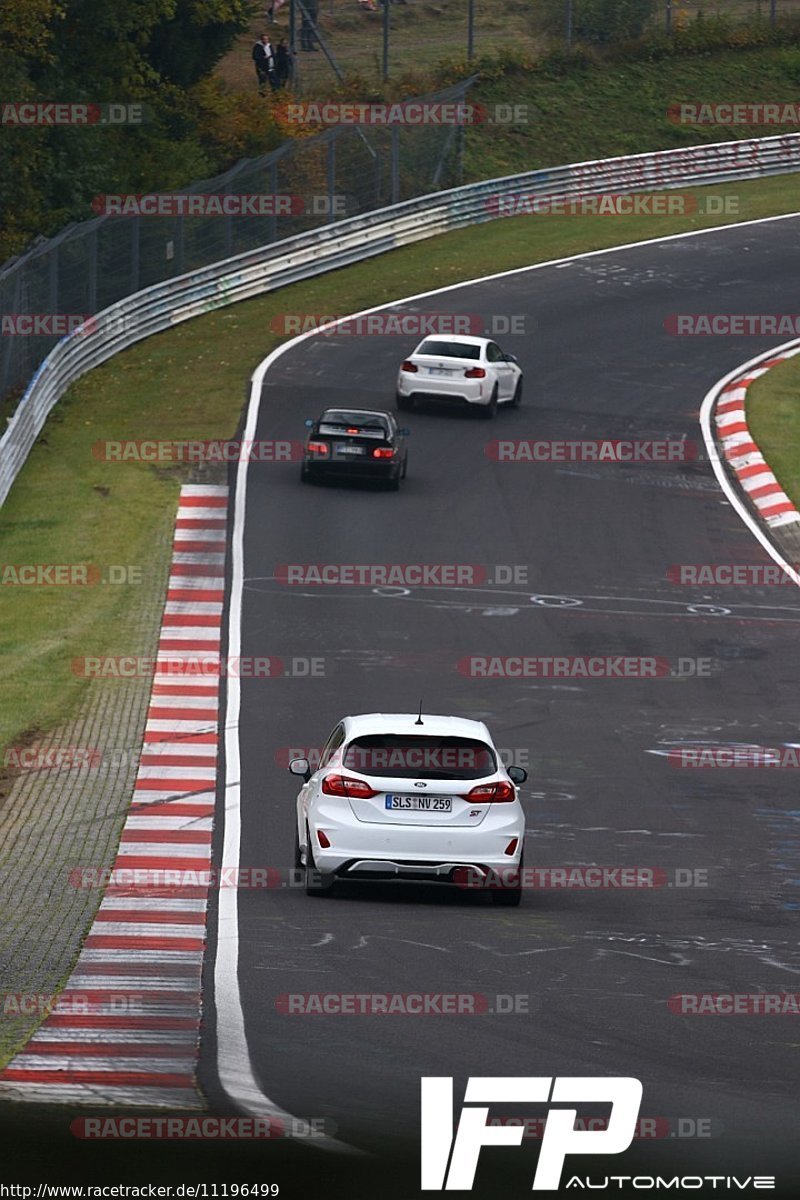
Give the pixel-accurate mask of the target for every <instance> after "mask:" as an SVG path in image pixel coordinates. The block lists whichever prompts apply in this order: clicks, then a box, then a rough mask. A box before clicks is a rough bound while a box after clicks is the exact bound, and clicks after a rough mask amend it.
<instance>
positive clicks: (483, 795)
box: [464, 779, 515, 804]
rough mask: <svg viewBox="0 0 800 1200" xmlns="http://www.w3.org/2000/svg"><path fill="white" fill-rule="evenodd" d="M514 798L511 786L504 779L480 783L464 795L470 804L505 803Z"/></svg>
mask: <svg viewBox="0 0 800 1200" xmlns="http://www.w3.org/2000/svg"><path fill="white" fill-rule="evenodd" d="M514 798H515V797H514V788H513V786H512V785H511V784H510V783H506V781H505V780H504V779H501V780H500V781H499V782H498V783H481V784H479V785H478V787H474V788H473V789H472V791H470V792H467V794H466V796H465V797H464V799H465V800H469V801H470V802H471V803H472V804H507V803H508V802H509V801H510V800H513V799H514Z"/></svg>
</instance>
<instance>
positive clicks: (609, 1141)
mask: <svg viewBox="0 0 800 1200" xmlns="http://www.w3.org/2000/svg"><path fill="white" fill-rule="evenodd" d="M578 1102H581V1103H590V1104H610V1105H611V1106H612V1107H611V1115H610V1117H609V1118H608V1123H607V1125H606V1128H605V1129H599V1130H594V1129H593V1130H586V1129H576V1128H575V1120H576V1118H577V1115H578V1113H577V1110H576V1109H575V1108H552V1107H551V1108H550V1111H549V1113H548V1115H547V1123H546V1125H545V1128H544V1134H543V1136H542V1148H541V1150H540V1152H539V1160H538V1163H537V1165H536V1174H535V1175H534V1179H533V1191H535V1192H544V1191H555V1190H556V1189H557V1188H558V1186H559V1183H560V1181H561V1172H562V1169H563V1166H564V1160H565V1158H566V1157H567V1155H570V1154H621V1153H622V1151H623V1150H627V1149H628V1147H629V1146H630V1144H631V1142H632V1141H633V1139H634V1136H635V1133H636V1121H637V1118H638V1116H639V1108H640V1106H641V1103H642V1085H641V1083H640V1082H639V1080H638V1079H631V1078H625V1077H611V1078H607V1079H586V1078H572V1077H567V1076H563V1075H562V1076H559V1077H557V1078H555V1079H553V1078H552V1077H550V1076H523V1077H518V1078H513V1077H505V1078H503V1077H483V1076H471V1077H470V1078H469V1080H468V1081H467V1088H466V1091H465V1093H464V1106H463V1107H462V1109H461V1119H460V1121H459V1123H458V1129H457V1131H456V1134H455V1138H454V1137H453V1080H452V1077H450V1076H435V1077H433V1076H431V1077H427V1078H423V1079H422V1103H421V1131H422V1132H421V1160H422V1161H421V1167H422V1173H421V1184H420V1186H421V1190H422V1191H424V1192H441V1191H447V1192H453V1191H456V1192H457V1191H465V1192H469V1191H471V1190H472V1185H473V1183H474V1182H475V1172H476V1170H477V1167H478V1157H479V1155H480V1152H481V1147H482V1146H520V1145H521V1144H522V1138H523V1132H524V1130H523V1127H522V1126H521V1125H489V1124H488V1123H487V1118H488V1116H489V1105H490V1104H506V1103H515V1104H548V1105H554V1104H575V1103H578Z"/></svg>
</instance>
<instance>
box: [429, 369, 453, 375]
mask: <svg viewBox="0 0 800 1200" xmlns="http://www.w3.org/2000/svg"><path fill="white" fill-rule="evenodd" d="M428 371H429V372H430V374H431V375H452V373H453V372H452V371H451V370H449V368H448V367H428Z"/></svg>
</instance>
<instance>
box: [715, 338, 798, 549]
mask: <svg viewBox="0 0 800 1200" xmlns="http://www.w3.org/2000/svg"><path fill="white" fill-rule="evenodd" d="M796 354H800V346H796V347H794V348H790V349H783V350H781V351H779V352H778V353H776V354H774V355H771V356H769V357H767V358H766V359H764V360H763V361H762V362H761V363H760V364H759V365H758V366H754V367H748V368H745V370H744V371H743V372H742V373H741V374H740V375H739V377H738V378H734V379H733V380H731V381H730V382H729V383H727V384H726V385H725V387H724V388H722V390H721V392H720V393H719V397H718V399H717V402H716V405H715V407H714V423H715V425H716V430H717V437H718V439H719V442H720V445H721V446H722V454H723V457H724V459H725V461H726V462H727V463H728V466H729V467H730V469H731V470H732V471H733V473H734V475H735V476H736V479H737V480H738V482H739V484H740V485H741V487H742V488H743V489H744V491H745V493H746V494H747V497H748V499H749V500H750V502H751V503H752V504H753V505H754V506H755V508H756V510H757V512H758V515H759V516H760V517H761V518H762V519H763V520H764V521H765V522H766V524H767V525H769V526H770V528H772V529H777V528H779V527H780V526H782V525H791V524H792V523H794V522H796V521H800V512H798V511H797V509H796V508H795V506H794V505H793V504H792V502H791V500H790V499H789V497H788V496H787V495H786V493H785V492H784V490H783V488H782V487H781V485H780V484H779V483H778V481H777V479H776V478H775V476H774V475H773V473H772V471H771V470H770V467H769V464H768V463H767V461H766V459H765V458H764V456H763V454H762V453H761V451H760V450H759V448H758V446H757V445H756V443H755V442H754V441H753V435H752V434H751V432H750V429H749V426H748V424H747V415H746V412H745V404H746V401H747V390H748V388H749V387H750V385H751V384H752V383H754V382H755V380H756V379H758V378H759V377H760V376H761V375H766V373H767V371H769V370H771V369H772V368H773V367H776V366H777V365H778V364H779V363H782V362H786V360H787V359H789V358H794V356H795V355H796Z"/></svg>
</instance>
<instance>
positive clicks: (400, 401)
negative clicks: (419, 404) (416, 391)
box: [396, 392, 414, 412]
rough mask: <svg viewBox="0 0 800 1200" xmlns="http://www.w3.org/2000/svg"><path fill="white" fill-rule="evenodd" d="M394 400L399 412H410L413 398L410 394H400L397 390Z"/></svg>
mask: <svg viewBox="0 0 800 1200" xmlns="http://www.w3.org/2000/svg"><path fill="white" fill-rule="evenodd" d="M396 400H397V407H398V408H399V410H400V412H411V410H412V408H413V407H414V400H413V398H412V397H411V396H401V394H400V392H398V393H397V397H396Z"/></svg>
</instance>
